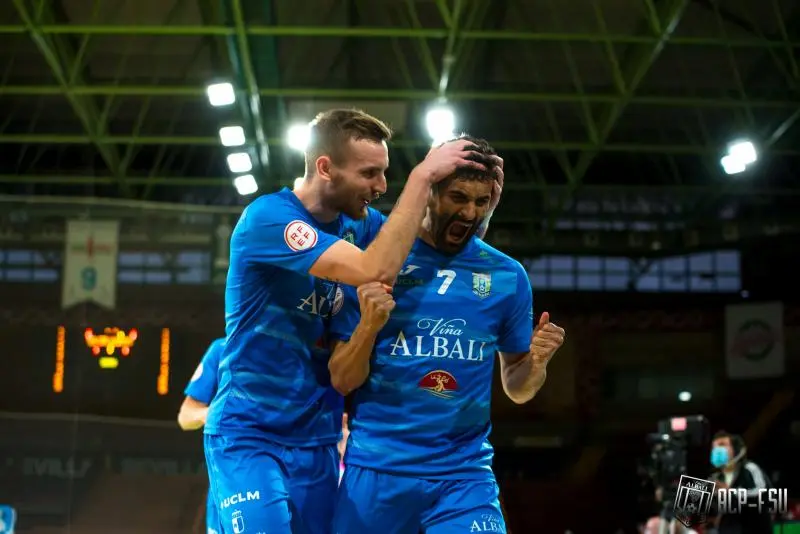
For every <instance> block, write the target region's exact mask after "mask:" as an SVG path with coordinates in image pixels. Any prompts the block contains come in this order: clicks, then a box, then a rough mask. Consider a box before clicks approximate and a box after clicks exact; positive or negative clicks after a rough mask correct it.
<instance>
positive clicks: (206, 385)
mask: <svg viewBox="0 0 800 534" xmlns="http://www.w3.org/2000/svg"><path fill="white" fill-rule="evenodd" d="M224 345H225V340H224V339H216V340H214V341H212V342H211V345H209V346H208V349H206V353H205V354H204V355H203V359H202V360H201V361H200V365H198V366H197V369H196V370H195V372H194V374H193V375H192V378H191V379H190V380H189V383H188V384H187V385H186V389H184V390H183V393H184V395H186V396H187V397H191V398H193V399H194V400H196V401H200V402H202V403H203V404H211V401H212V400H213V399H214V395H216V394H217V369H219V360H220V357H221V355H222V349H223V347H224Z"/></svg>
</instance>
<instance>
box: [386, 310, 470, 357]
mask: <svg viewBox="0 0 800 534" xmlns="http://www.w3.org/2000/svg"><path fill="white" fill-rule="evenodd" d="M466 326H467V321H465V320H464V319H444V318H440V319H429V318H424V319H420V320H419V321H417V328H418V329H419V330H420V331H422V332H424V334H423V335H415V336H411V337H408V336H407V335H406V333H405V332H404V331H403V330H401V331H400V333H399V334H398V335H397V338H396V339H395V340H394V343H392V344H391V345H390V347H392V352H391V353H390V354H391V356H407V357H418V358H455V359H458V360H467V361H483V360H484V357H485V354H484V348H485V347H486V342H485V341H479V340H476V339H466V340H463V341H462V339H461V336H462V335H464V330H466ZM453 338H455V339H453Z"/></svg>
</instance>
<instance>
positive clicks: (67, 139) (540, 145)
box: [0, 134, 800, 156]
mask: <svg viewBox="0 0 800 534" xmlns="http://www.w3.org/2000/svg"><path fill="white" fill-rule="evenodd" d="M267 142H268V143H270V144H271V145H275V146H285V144H286V140H285V139H284V138H282V137H276V138H268V139H267ZM95 143H96V144H100V145H173V146H175V145H177V146H219V138H217V137H201V136H194V137H192V136H178V135H175V136H122V135H104V136H101V137H89V136H86V135H63V134H0V145H3V144H50V145H81V144H95ZM391 146H392V148H419V149H427V148H430V140H426V139H408V138H406V139H396V140H393V141H392V143H391ZM492 146H493V147H495V148H496V149H498V150H508V151H511V150H527V151H554V150H569V151H591V150H594V149H595V145H594V144H592V143H587V142H582V143H581V142H555V141H509V140H505V141H504V140H498V141H492ZM603 151H604V152H616V153H639V154H687V155H700V154H706V155H707V154H718V153H719V147H718V146H716V145H714V146H704V145H692V144H689V145H679V144H668V143H663V144H633V143H611V144H606V145H604V146H603ZM773 153H774V154H778V155H784V156H798V155H800V147H797V148H794V149H780V150H774V151H773Z"/></svg>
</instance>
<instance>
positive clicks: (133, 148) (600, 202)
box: [0, 0, 800, 250]
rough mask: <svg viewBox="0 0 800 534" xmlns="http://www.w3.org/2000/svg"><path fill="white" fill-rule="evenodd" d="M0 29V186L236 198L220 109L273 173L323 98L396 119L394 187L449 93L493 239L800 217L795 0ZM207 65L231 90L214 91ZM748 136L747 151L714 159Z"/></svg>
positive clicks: (27, 24)
mask: <svg viewBox="0 0 800 534" xmlns="http://www.w3.org/2000/svg"><path fill="white" fill-rule="evenodd" d="M0 43H1V44H0V76H1V77H2V78H0V150H2V153H3V157H2V158H0V160H1V161H0V192H2V193H6V194H8V195H19V194H26V195H31V194H34V195H83V196H116V197H121V198H126V199H146V200H159V201H179V202H188V201H193V200H195V201H196V200H200V201H202V202H205V203H209V202H212V203H213V202H222V203H225V202H228V203H231V202H234V203H235V196H236V194H235V191H234V190H233V188H232V187H231V175H230V173H229V172H228V170H227V169H226V167H225V149H224V147H221V146H220V141H219V137H218V134H217V131H218V129H219V127H220V126H222V125H224V124H229V123H241V124H243V125H244V126H245V129H246V131H247V134H248V143H249V144H250V146H251V147H252V149H253V154H254V155H255V156H256V168H257V173H256V174H257V177H258V179H259V184H260V187H261V189H262V191H270V190H274V189H276V188H277V187H279V186H283V185H289V184H291V183H292V181H293V179H294V178H295V177H296V176H299V175H300V173H302V160H301V158H300V157H299V155H298V154H297V153H296V152H294V151H292V150H290V149H288V148H287V146H286V141H285V135H284V132H285V130H286V128H287V126H288V125H289V124H291V123H293V122H296V121H308V120H309V119H310V118H312V117H313V115H314V114H315V113H316V112H317V111H319V110H322V109H325V108H329V107H333V106H356V107H361V108H363V109H365V110H367V111H371V112H374V113H375V114H377V115H379V116H381V117H382V118H384V119H386V120H387V121H388V122H390V123H391V124H392V126H393V127H394V128H395V130H396V132H397V137H396V139H395V141H394V142H393V144H392V154H391V157H392V171H391V179H392V180H391V181H392V184H391V186H390V189H391V191H392V192H394V193H396V192H397V191H398V187H399V185H400V184H401V183H402V179H401V178H402V176H403V175H405V174H406V173H407V172H408V171H409V169H410V168H411V167H412V166H413V165H414V164H415V163H416V162H417V161H418V160H419V159H420V158H421V157H423V156H424V155H425V153H426V151H427V149H428V147H429V146H430V140H429V139H428V137H427V135H426V132H425V128H424V114H425V111H426V109H427V108H428V107H429V106H430V105H431V104H433V103H434V102H436V101H437V100H439V99H444V100H446V101H447V102H448V103H449V104H451V105H452V106H453V107H454V109H455V110H456V111H457V114H458V117H459V129H463V130H465V131H468V132H469V133H471V134H473V135H476V136H479V137H485V138H487V139H488V140H490V142H492V144H493V145H494V146H495V147H496V148H497V149H498V151H499V152H500V153H501V154H502V155H503V156H504V158H505V160H506V176H507V182H508V184H507V187H506V192H505V197H504V204H503V208H502V214H498V215H497V219H496V221H497V223H496V229H497V230H498V231H499V232H500V234H499V240H500V241H503V240H506V241H509V240H511V241H513V240H514V239H515V236H516V235H519V232H520V229H523V230H524V231H525V232H527V233H531V234H533V235H536V236H537V237H538V238H539V239H540V241H539V242H540V243H543V244H545V245H546V244H547V243H548V239H552V235H553V234H554V233H556V231H557V230H558V229H559V228H560V229H567V230H570V231H572V230H574V231H580V232H582V233H583V234H584V235H583V236H582V237H581V239H582V240H583V241H582V243H583V244H584V245H586V244H587V243H589V244H591V242H592V240H593V239H595V237H587V236H586V235H587V234H591V233H592V232H594V231H617V230H631V229H632V228H633V225H635V224H649V225H651V226H648V227H647V230H646V232H650V233H652V234H653V235H656V234H658V235H661V236H662V237H661V238H659V239H660V241H658V243H656V240H655V238H652V239H651V238H647V239H645V240H644V242H643V243H640V244H639V245H641V246H643V247H645V248H647V247H649V248H650V249H653V250H655V249H657V248H659V247H660V246H661V244H662V243H665V244H666V245H667V246H673V247H676V246H679V245H680V246H685V247H693V246H700V247H702V246H712V245H714V244H716V243H717V242H719V241H725V240H726V239H728V240H730V239H731V238H733V237H735V238H736V239H740V238H745V237H748V236H749V237H757V236H762V235H764V234H767V235H774V234H790V233H793V232H796V231H797V229H798V223H800V221H798V216H797V213H798V208H800V202H798V193H797V185H796V184H797V176H798V170H800V158H798V156H799V155H800V126H798V125H797V122H798V119H800V68H798V63H800V59H798V56H800V4H797V2H794V1H792V0H726V1H721V0H719V1H717V0H560V1H556V0H543V1H539V2H532V1H524V0H380V1H368V0H93V1H89V0H8V1H6V2H2V3H0ZM215 80H229V81H231V82H232V83H234V85H235V86H236V88H237V90H238V95H239V98H238V100H237V106H235V109H234V110H233V111H228V112H223V111H219V110H218V109H215V108H211V107H210V106H209V105H208V102H207V101H206V97H205V91H206V86H207V84H209V83H210V82H212V81H215ZM742 138H747V139H750V140H752V142H753V143H754V144H755V146H756V147H757V148H758V150H759V156H760V158H759V161H758V162H757V164H756V165H754V166H753V170H751V171H748V172H746V173H743V174H739V175H733V176H729V175H726V174H725V173H724V172H723V171H722V168H721V166H720V163H719V160H720V157H721V156H722V155H723V154H724V152H725V150H726V147H727V145H728V143H730V142H731V141H733V140H736V139H742ZM391 198H392V195H389V201H391ZM592 221H594V222H592ZM598 221H600V222H599V223H598ZM745 221H746V222H747V224H744V222H745ZM598 224H599V225H600V226H598ZM593 225H594V226H593ZM619 225H622V226H619ZM731 225H736V229H735V236H734V234H733V233H731V232H732V230H731ZM693 232H694V233H693ZM665 234H669V235H668V236H667V237H664V235H665ZM548 236H550V237H548ZM587 240H588V241H587ZM629 241H630V240H629ZM576 243H577V242H576ZM601 245H602V243H601ZM637 246H638V245H637Z"/></svg>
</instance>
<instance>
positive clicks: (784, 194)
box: [0, 174, 800, 218]
mask: <svg viewBox="0 0 800 534" xmlns="http://www.w3.org/2000/svg"><path fill="white" fill-rule="evenodd" d="M115 179H116V178H114V177H113V176H77V175H76V176H71V175H64V176H59V175H29V174H22V175H16V174H0V183H3V184H21V183H25V184H77V185H91V184H97V185H107V184H113V183H115V182H114V180H115ZM130 180H131V184H132V185H143V184H146V183H148V182H149V181H152V182H153V183H155V184H156V186H159V187H160V186H166V187H173V186H174V187H183V186H204V187H220V186H221V187H230V182H231V180H230V177H229V176H218V177H207V176H203V177H201V176H179V177H176V176H152V177H150V176H135V177H133V176H132V177H130ZM279 183H280V184H281V185H289V182H288V181H282V182H279ZM400 187H402V183H401V182H399V181H397V180H390V181H389V193H388V194H391V193H397V192H399V189H400ZM567 188H568V186H565V185H552V184H551V185H546V184H541V183H537V182H533V181H519V182H517V181H515V182H509V183H508V184H506V186H505V187H504V188H503V191H504V192H505V193H508V192H512V191H513V192H538V193H543V192H546V193H547V194H559V193H561V192H564V191H566V190H567ZM717 190H718V187H717V186H715V185H701V186H690V185H647V186H642V185H630V184H606V185H586V186H584V187H583V188H582V189H581V198H585V199H591V198H595V197H597V198H603V197H605V196H613V197H625V198H637V197H642V196H643V197H647V198H649V197H655V198H663V199H674V200H675V201H681V200H687V201H694V200H696V199H697V198H698V197H700V196H703V195H708V194H712V193H714V192H716V191H717ZM725 195H726V196H729V197H737V198H743V199H757V200H758V201H762V200H763V199H770V198H785V199H790V198H791V199H792V200H797V199H800V191H798V190H797V189H787V188H769V187H765V188H758V189H754V188H752V187H750V186H748V185H747V184H742V185H741V186H740V187H732V188H731V189H730V190H728V191H726V192H725ZM3 198H7V199H8V200H9V201H15V200H17V201H18V200H19V197H17V196H15V195H5V196H4V195H0V200H2V199H3ZM70 198H73V197H70ZM102 200H103V201H105V200H106V199H102ZM120 202H122V200H120ZM614 213H615V214H619V212H614ZM585 216H586V217H594V214H586V215H585ZM676 217H678V218H681V217H680V216H678V215H676Z"/></svg>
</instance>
